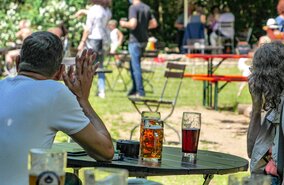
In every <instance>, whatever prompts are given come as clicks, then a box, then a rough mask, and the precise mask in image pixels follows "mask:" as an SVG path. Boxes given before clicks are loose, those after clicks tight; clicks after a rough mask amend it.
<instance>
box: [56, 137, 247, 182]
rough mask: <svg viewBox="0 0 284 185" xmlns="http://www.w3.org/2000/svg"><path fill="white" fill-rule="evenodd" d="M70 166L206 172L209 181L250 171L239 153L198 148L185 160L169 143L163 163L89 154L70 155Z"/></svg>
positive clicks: (74, 147)
mask: <svg viewBox="0 0 284 185" xmlns="http://www.w3.org/2000/svg"><path fill="white" fill-rule="evenodd" d="M53 148H55V149H61V150H62V149H63V150H65V151H67V152H69V154H76V153H78V154H80V151H82V150H83V149H82V148H81V147H80V146H79V145H78V144H76V143H56V144H54V146H53ZM67 166H68V167H70V168H74V169H80V168H84V167H112V168H123V169H127V170H128V171H129V176H132V177H147V176H168V175H191V174H200V175H204V179H205V181H204V183H203V184H209V182H210V180H211V179H212V178H213V175H215V174H217V175H222V174H229V173H236V172H240V171H246V170H247V169H248V161H247V160H246V159H244V158H241V157H238V156H235V155H230V154H225V153H221V152H213V151H207V150H198V152H197V162H196V164H194V165H192V164H189V163H184V162H182V151H181V148H177V147H168V146H165V147H163V153H162V161H161V163H153V162H143V161H140V160H138V159H134V158H127V157H125V158H124V159H123V160H122V161H111V162H98V161H96V160H94V159H93V158H91V157H89V156H87V155H85V156H80V155H79V156H74V155H73V156H69V155H68V159H67Z"/></svg>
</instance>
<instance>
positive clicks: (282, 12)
mask: <svg viewBox="0 0 284 185" xmlns="http://www.w3.org/2000/svg"><path fill="white" fill-rule="evenodd" d="M277 12H278V16H277V17H276V18H275V20H276V23H277V24H278V26H279V28H278V29H279V31H281V32H284V0H279V2H278V4H277Z"/></svg>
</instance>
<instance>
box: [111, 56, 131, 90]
mask: <svg viewBox="0 0 284 185" xmlns="http://www.w3.org/2000/svg"><path fill="white" fill-rule="evenodd" d="M115 55H119V57H120V59H119V62H118V61H115V58H114V56H115ZM107 58H108V59H107V60H106V61H107V62H106V67H108V66H109V65H110V64H114V66H115V68H116V73H115V74H116V76H115V78H114V81H113V83H112V89H113V90H115V87H116V85H117V82H118V81H121V82H122V83H123V91H127V84H128V82H127V80H126V79H125V77H123V71H124V70H126V71H129V68H128V67H127V66H126V63H129V61H130V57H129V54H128V52H127V51H121V52H118V53H113V54H111V53H109V54H108V55H107Z"/></svg>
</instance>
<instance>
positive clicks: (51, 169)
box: [28, 148, 67, 185]
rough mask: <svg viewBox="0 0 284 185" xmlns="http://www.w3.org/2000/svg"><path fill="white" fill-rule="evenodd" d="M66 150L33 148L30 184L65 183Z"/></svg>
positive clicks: (30, 163) (30, 161) (30, 153)
mask: <svg viewBox="0 0 284 185" xmlns="http://www.w3.org/2000/svg"><path fill="white" fill-rule="evenodd" d="M66 160H67V158H66V152H63V151H54V150H52V149H42V148H33V149H31V150H30V152H29V166H28V168H29V185H37V184H56V185H64V183H65V171H64V170H65V168H66Z"/></svg>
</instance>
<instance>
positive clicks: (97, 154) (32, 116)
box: [0, 32, 114, 185]
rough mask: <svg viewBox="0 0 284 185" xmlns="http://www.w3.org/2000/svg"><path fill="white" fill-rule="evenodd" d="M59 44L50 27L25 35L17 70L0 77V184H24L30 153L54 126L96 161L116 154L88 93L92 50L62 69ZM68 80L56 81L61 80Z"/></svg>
mask: <svg viewBox="0 0 284 185" xmlns="http://www.w3.org/2000/svg"><path fill="white" fill-rule="evenodd" d="M62 58H63V45H62V42H61V40H60V39H59V37H57V36H56V35H54V34H52V33H50V32H35V33H33V34H32V35H30V36H28V37H27V38H26V39H25V40H24V42H23V46H22V49H21V53H20V56H19V57H17V60H16V67H17V71H18V75H17V76H16V77H7V78H5V79H3V80H1V81H0V89H1V91H0V102H1V105H2V106H1V108H0V123H1V124H0V148H1V149H2V150H1V152H0V163H1V165H0V171H1V173H0V179H1V184H3V185H28V183H29V182H28V168H27V167H28V165H27V161H28V152H29V150H30V149H31V148H51V146H52V143H53V141H54V138H55V135H56V133H57V132H58V131H62V132H64V133H66V134H68V135H69V136H70V137H71V138H72V139H73V140H74V141H75V142H77V143H78V144H80V145H81V146H82V148H84V149H85V150H86V152H87V153H88V154H89V156H91V157H93V158H94V159H96V160H100V161H108V160H111V159H112V157H113V155H114V148H113V144H112V140H111V136H110V134H109V132H108V130H107V128H106V127H105V125H104V123H103V121H102V120H101V119H100V118H99V116H98V115H97V114H96V112H95V111H94V110H93V108H92V106H91V104H90V102H89V100H88V97H89V94H90V89H91V86H92V81H93V76H94V71H95V70H96V68H97V67H98V64H97V65H95V66H94V65H92V61H93V60H94V59H95V55H94V54H93V52H92V51H91V50H88V51H87V50H84V51H83V52H82V55H81V56H78V57H76V70H74V68H70V69H69V70H68V72H67V73H66V72H65V66H64V65H62V64H61V62H62ZM62 77H63V80H64V82H65V84H66V86H65V85H64V84H63V83H60V82H57V80H59V79H61V78H62Z"/></svg>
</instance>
